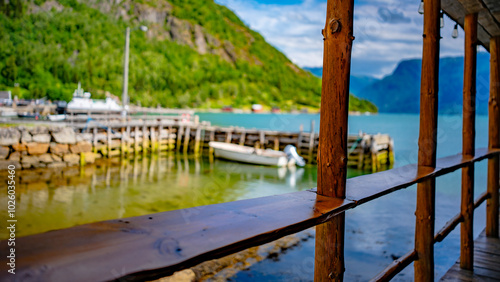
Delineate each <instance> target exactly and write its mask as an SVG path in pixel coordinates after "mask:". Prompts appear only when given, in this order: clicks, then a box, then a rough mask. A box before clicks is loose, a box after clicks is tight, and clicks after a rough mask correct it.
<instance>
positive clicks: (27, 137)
mask: <svg viewBox="0 0 500 282" xmlns="http://www.w3.org/2000/svg"><path fill="white" fill-rule="evenodd" d="M30 142H33V137H32V136H31V134H30V133H29V132H28V131H23V132H21V143H24V144H26V143H30Z"/></svg>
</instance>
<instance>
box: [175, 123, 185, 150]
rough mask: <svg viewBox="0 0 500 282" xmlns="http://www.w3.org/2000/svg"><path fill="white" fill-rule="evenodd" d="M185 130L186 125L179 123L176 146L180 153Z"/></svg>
mask: <svg viewBox="0 0 500 282" xmlns="http://www.w3.org/2000/svg"><path fill="white" fill-rule="evenodd" d="M183 132H184V126H183V125H179V127H178V128H177V146H176V148H175V149H176V150H177V152H179V153H180V152H181V142H182V134H183Z"/></svg>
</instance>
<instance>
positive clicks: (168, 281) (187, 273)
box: [157, 269, 196, 282]
mask: <svg viewBox="0 0 500 282" xmlns="http://www.w3.org/2000/svg"><path fill="white" fill-rule="evenodd" d="M195 280H196V274H195V273H194V271H193V270H191V269H184V270H181V271H177V272H175V273H174V274H173V275H172V276H168V277H164V278H161V279H159V280H157V282H193V281H195Z"/></svg>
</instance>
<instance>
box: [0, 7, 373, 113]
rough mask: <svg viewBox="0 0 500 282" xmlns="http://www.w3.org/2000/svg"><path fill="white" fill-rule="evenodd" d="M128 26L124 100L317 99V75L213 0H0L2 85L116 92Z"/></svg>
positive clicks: (33, 94)
mask: <svg viewBox="0 0 500 282" xmlns="http://www.w3.org/2000/svg"><path fill="white" fill-rule="evenodd" d="M118 2H119V4H117V3H118ZM141 25H146V26H147V27H148V31H147V32H142V31H141V30H140V29H139V28H138V27H139V26H141ZM127 26H130V27H131V30H132V31H131V40H130V73H129V95H130V102H131V103H134V104H136V103H140V104H141V105H143V106H157V105H161V106H164V107H190V108H220V107H222V106H224V105H232V106H233V107H236V108H249V107H250V105H251V104H254V103H259V104H263V105H264V106H265V107H267V108H270V107H273V106H277V107H281V108H282V109H284V110H292V109H301V108H310V109H317V108H318V107H319V104H320V96H321V95H320V93H321V81H320V79H318V78H317V77H315V76H313V75H312V74H311V73H310V72H308V71H304V70H302V69H301V68H299V67H297V66H296V65H294V64H293V63H292V62H291V61H290V60H289V59H288V58H287V57H286V56H285V55H283V54H282V53H281V52H279V51H278V50H276V49H275V48H274V47H273V46H271V45H270V44H268V43H267V42H266V41H265V40H264V38H263V37H262V36H261V35H260V34H259V33H257V32H255V31H252V30H251V29H250V28H248V27H247V26H246V25H245V24H244V23H243V22H242V21H241V20H240V19H239V18H238V17H237V16H236V15H235V14H234V13H233V12H232V11H230V10H229V9H227V8H226V7H224V6H221V5H218V4H216V3H214V2H213V0H169V1H165V0H139V1H131V0H124V1H112V0H85V1H84V0H80V1H77V0H58V1H55V0H50V1H44V0H33V1H27V0H24V1H23V0H10V1H3V0H0V89H9V90H12V91H13V95H17V96H18V97H19V98H27V99H30V98H41V97H48V99H50V100H66V101H68V100H70V99H71V96H72V93H73V90H74V89H75V88H76V86H77V84H78V82H81V83H82V87H83V88H84V89H85V90H86V91H90V92H91V93H92V95H93V97H94V98H103V97H104V96H105V95H106V93H110V94H114V95H116V96H121V92H122V83H123V78H122V76H123V57H124V41H125V29H126V27H127ZM350 106H351V110H358V111H376V107H375V106H374V105H373V104H371V103H369V102H368V101H366V100H360V99H357V98H356V97H354V96H351V103H350Z"/></svg>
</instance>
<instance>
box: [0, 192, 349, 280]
mask: <svg viewBox="0 0 500 282" xmlns="http://www.w3.org/2000/svg"><path fill="white" fill-rule="evenodd" d="M353 206H354V204H353V203H352V202H350V201H347V200H342V199H338V198H331V197H324V196H320V195H317V194H316V193H314V192H311V191H303V192H297V193H291V194H284V195H278V196H271V197H264V198H259V199H252V200H243V201H236V202H230V203H224V204H219V205H210V206H204V207H196V208H191V209H184V210H177V211H171V212H164V213H158V214H153V215H149V216H139V217H133V218H127V219H122V220H110V221H105V222H99V223H92V224H86V225H82V226H76V227H73V228H68V229H63V230H58V231H53V232H47V233H43V234H38V235H34V236H28V237H24V238H18V239H17V240H16V246H17V249H16V251H17V253H16V255H17V256H18V257H22V259H20V260H18V262H17V264H16V272H17V273H16V275H15V276H11V275H10V274H9V273H7V270H6V267H7V265H6V261H7V259H6V258H5V257H2V258H1V259H0V261H1V266H0V271H1V272H0V280H2V281H11V280H12V281H17V280H27V279H29V278H36V280H38V281H104V280H114V279H118V278H121V279H129V280H145V279H154V278H160V277H163V276H166V275H169V274H171V273H173V272H174V271H176V270H180V269H183V268H185V267H189V266H193V265H196V264H198V263H200V262H203V261H205V260H208V259H214V258H217V257H222V256H224V255H227V254H231V253H234V252H237V251H240V250H243V249H246V248H248V247H251V246H256V245H260V244H263V243H266V242H270V241H272V240H275V239H278V238H280V237H283V236H285V235H289V234H292V233H295V232H298V231H300V230H303V229H305V228H309V227H312V226H315V225H317V224H320V223H323V222H326V221H329V220H331V219H332V218H333V217H334V216H335V215H336V214H337V213H339V212H341V211H343V210H345V209H348V208H351V207H353ZM2 243H6V242H2ZM89 270H91V271H89Z"/></svg>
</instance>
